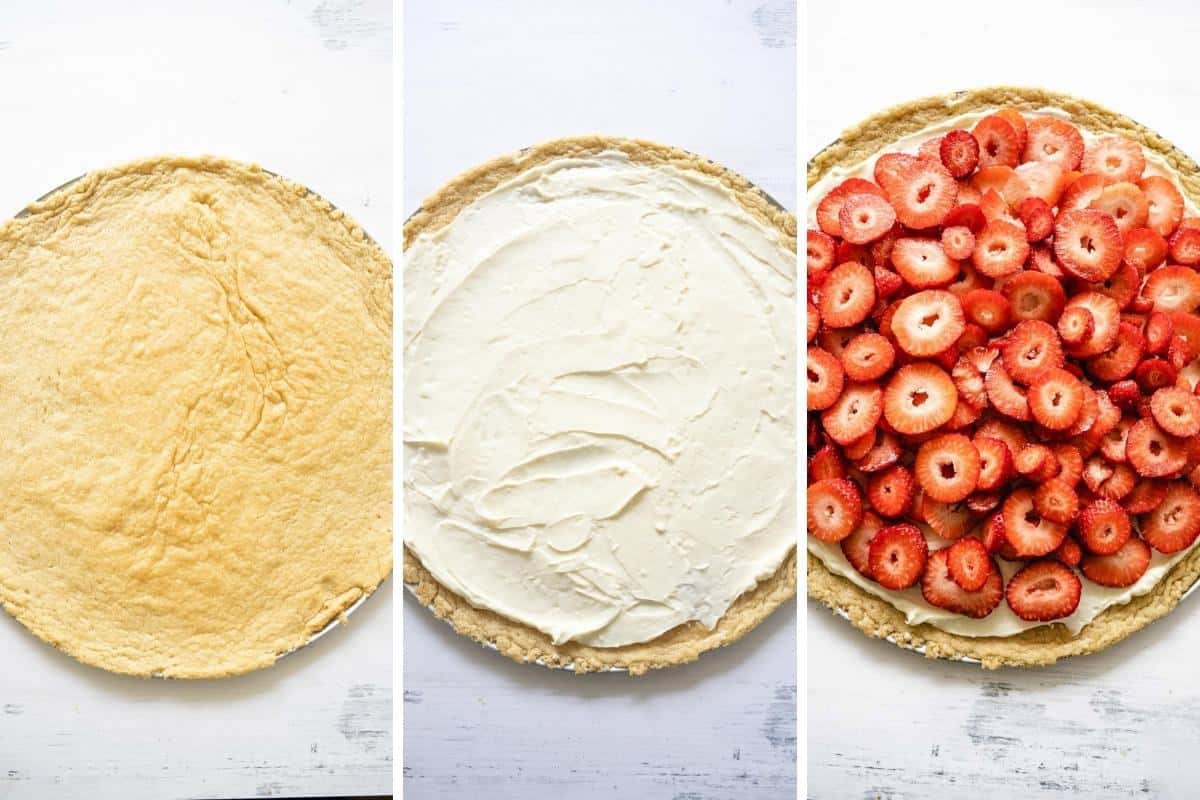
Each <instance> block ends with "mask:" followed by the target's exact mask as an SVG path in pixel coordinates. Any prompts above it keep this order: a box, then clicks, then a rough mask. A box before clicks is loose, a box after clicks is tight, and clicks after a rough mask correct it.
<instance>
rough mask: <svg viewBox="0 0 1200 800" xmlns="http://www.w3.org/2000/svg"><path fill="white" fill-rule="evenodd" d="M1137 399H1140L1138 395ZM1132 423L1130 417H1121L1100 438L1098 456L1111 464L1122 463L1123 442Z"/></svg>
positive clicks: (1123, 455)
mask: <svg viewBox="0 0 1200 800" xmlns="http://www.w3.org/2000/svg"><path fill="white" fill-rule="evenodd" d="M1138 398H1139V399H1140V398H1141V395H1140V393H1139V395H1138ZM1134 421H1135V420H1133V419H1132V418H1130V417H1122V418H1121V421H1120V422H1118V423H1117V424H1116V425H1115V426H1114V427H1113V429H1112V430H1111V431H1109V432H1108V433H1106V434H1104V436H1102V437H1100V455H1102V456H1104V457H1105V458H1106V459H1108V460H1109V461H1111V462H1113V463H1119V462H1121V461H1124V460H1125V440H1126V438H1127V437H1128V436H1129V429H1130V427H1132V426H1133V423H1134Z"/></svg>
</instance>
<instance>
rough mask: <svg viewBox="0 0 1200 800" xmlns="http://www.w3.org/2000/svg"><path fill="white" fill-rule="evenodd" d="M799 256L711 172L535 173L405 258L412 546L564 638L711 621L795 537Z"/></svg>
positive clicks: (455, 577) (580, 163) (471, 209)
mask: <svg viewBox="0 0 1200 800" xmlns="http://www.w3.org/2000/svg"><path fill="white" fill-rule="evenodd" d="M795 288H796V257H795V255H794V254H793V253H792V252H791V251H790V250H789V249H788V248H787V247H786V246H785V245H784V243H783V242H782V240H781V238H780V236H779V235H778V233H777V232H776V231H774V230H773V229H771V228H769V227H768V226H766V225H764V224H762V223H761V222H759V221H758V220H757V219H756V218H755V217H753V216H752V215H751V214H749V213H748V212H747V211H746V210H745V209H744V208H743V207H742V206H741V205H740V204H739V203H738V201H737V199H736V198H735V197H734V196H733V194H732V193H731V192H730V191H729V190H727V189H726V188H725V187H724V186H723V185H722V184H721V183H719V182H718V181H716V180H714V179H711V178H709V177H707V176H704V175H702V174H700V173H697V172H693V171H686V170H679V169H675V168H671V167H667V166H654V167H649V166H645V165H641V164H638V163H635V162H633V161H630V160H629V159H628V158H627V157H626V156H625V155H623V154H621V153H617V152H605V153H601V154H598V155H594V156H588V157H581V158H562V159H557V160H554V161H551V162H548V163H545V164H542V165H539V166H536V167H533V168H531V169H528V170H525V171H523V172H522V173H521V174H520V175H518V176H517V177H515V178H513V179H511V180H509V181H507V182H505V183H502V184H501V185H499V186H497V187H496V188H495V189H493V190H492V191H490V192H488V193H487V194H485V195H483V196H481V197H479V198H478V199H476V200H475V201H473V202H472V203H471V204H470V205H468V206H467V207H466V208H464V209H463V211H462V212H461V213H459V214H458V216H457V217H456V218H455V219H454V220H453V221H452V222H451V223H450V224H448V225H446V226H445V227H443V228H441V229H440V230H438V231H436V232H433V233H428V234H422V235H420V236H419V237H418V238H417V239H416V240H415V241H414V242H413V243H412V244H411V246H410V247H409V248H408V250H407V252H406V254H405V309H404V391H405V397H404V402H405V406H404V451H405V452H404V457H405V473H404V474H405V478H404V496H405V542H406V544H407V545H408V546H409V547H410V548H412V550H413V551H414V552H415V553H416V554H417V555H418V556H419V557H420V559H421V562H422V564H424V566H425V567H426V568H427V569H428V570H429V571H430V572H431V573H432V574H433V575H434V577H436V578H437V579H438V581H440V582H441V583H443V584H444V585H445V586H447V587H448V588H450V589H451V590H453V591H454V592H456V593H458V594H460V595H462V596H463V597H464V598H466V599H467V600H468V601H469V602H471V603H472V604H473V605H475V606H477V607H481V608H485V609H489V610H492V611H495V612H497V613H499V614H502V615H504V616H505V617H508V618H510V619H513V620H516V621H518V622H521V623H524V624H526V625H529V626H532V627H534V628H536V629H538V630H540V631H543V632H544V633H546V634H547V635H548V636H549V637H550V638H551V639H552V640H553V641H554V642H555V643H559V644H560V643H563V642H567V641H577V642H581V643H584V644H589V645H592V646H599V647H616V646H621V645H627V644H633V643H637V642H644V641H648V640H650V639H653V638H655V637H657V636H659V635H660V634H662V633H664V632H666V631H668V630H670V629H671V628H673V627H675V626H677V625H680V624H681V623H685V622H689V621H692V620H695V621H699V622H701V623H703V624H704V625H706V626H709V627H712V626H714V625H715V624H716V622H717V620H718V619H719V618H720V617H721V616H722V615H723V614H724V613H725V611H726V610H727V609H728V608H729V606H730V605H731V604H732V603H733V601H734V600H735V599H736V598H737V597H738V596H739V595H741V594H742V593H743V592H745V591H747V590H748V589H750V588H752V587H753V586H754V585H755V583H757V582H758V581H760V580H763V579H765V578H767V577H768V576H770V575H771V574H773V573H774V572H775V571H776V570H777V569H778V567H779V566H780V564H782V563H783V560H784V558H785V557H786V556H787V553H788V552H789V550H790V548H791V547H793V546H794V545H795V541H796V538H795V537H796V529H795V523H794V520H795V512H796V506H795V498H796V490H795V474H796V473H795V457H796V451H795V442H796V426H795V335H796V334H795V331H796V327H795V323H796V316H795V306H794V303H795Z"/></svg>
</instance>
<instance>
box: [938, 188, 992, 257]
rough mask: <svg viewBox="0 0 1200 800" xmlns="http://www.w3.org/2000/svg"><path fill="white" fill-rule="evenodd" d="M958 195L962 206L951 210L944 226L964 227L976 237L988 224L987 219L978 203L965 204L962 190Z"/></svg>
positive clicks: (943, 221)
mask: <svg viewBox="0 0 1200 800" xmlns="http://www.w3.org/2000/svg"><path fill="white" fill-rule="evenodd" d="M958 195H959V196H958V200H959V203H960V205H957V206H955V207H954V208H952V209H950V213H949V214H947V215H946V219H944V220H942V224H943V225H945V226H946V227H947V228H954V227H959V226H961V227H964V228H966V229H967V230H969V231H970V232H971V235H972V236H974V235H975V234H977V233H979V232H980V231H981V230H983V226H984V225H986V224H987V217H985V216H984V215H983V211H982V210H981V209H980V208H979V204H978V203H966V202H963V199H962V190H961V189H960V190H959V193H958ZM964 257H965V256H964Z"/></svg>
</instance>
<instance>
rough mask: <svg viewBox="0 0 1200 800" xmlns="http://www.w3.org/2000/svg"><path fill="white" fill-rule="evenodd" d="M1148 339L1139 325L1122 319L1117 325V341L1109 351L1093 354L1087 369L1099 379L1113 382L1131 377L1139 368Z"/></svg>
mask: <svg viewBox="0 0 1200 800" xmlns="http://www.w3.org/2000/svg"><path fill="white" fill-rule="evenodd" d="M1145 350H1146V340H1145V339H1144V338H1143V337H1142V333H1141V331H1139V330H1138V326H1137V325H1134V324H1133V323H1131V322H1125V321H1122V322H1121V324H1120V325H1119V326H1117V343H1116V345H1115V346H1114V347H1113V348H1112V349H1111V350H1109V351H1107V352H1104V353H1101V354H1100V355H1098V356H1093V357H1092V358H1090V359H1088V361H1087V370H1088V373H1090V374H1091V376H1092V377H1094V378H1095V379H1096V380H1098V381H1102V382H1104V383H1112V382H1114V381H1119V380H1121V379H1122V378H1127V377H1129V375H1130V374H1132V373H1133V371H1134V370H1135V369H1136V368H1137V365H1138V361H1139V360H1140V359H1141V357H1142V353H1144V352H1145Z"/></svg>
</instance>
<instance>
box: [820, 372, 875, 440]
mask: <svg viewBox="0 0 1200 800" xmlns="http://www.w3.org/2000/svg"><path fill="white" fill-rule="evenodd" d="M882 397H883V392H882V391H880V389H879V387H878V386H876V385H875V384H873V383H850V384H847V385H846V387H845V388H844V389H843V390H842V394H841V396H840V397H839V398H838V399H837V402H836V403H834V404H833V405H832V406H830V407H829V408H827V409H825V410H824V411H823V412H821V425H822V426H823V427H824V428H825V432H826V433H827V434H829V438H830V439H833V440H834V441H835V442H837V443H838V444H840V445H843V446H845V445H848V444H850V443H851V442H854V441H856V440H858V439H861V438H862V437H864V436H866V435H867V434H868V433H871V432H872V431H874V430H875V426H876V425H877V424H879V417H880V415H881V413H882Z"/></svg>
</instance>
